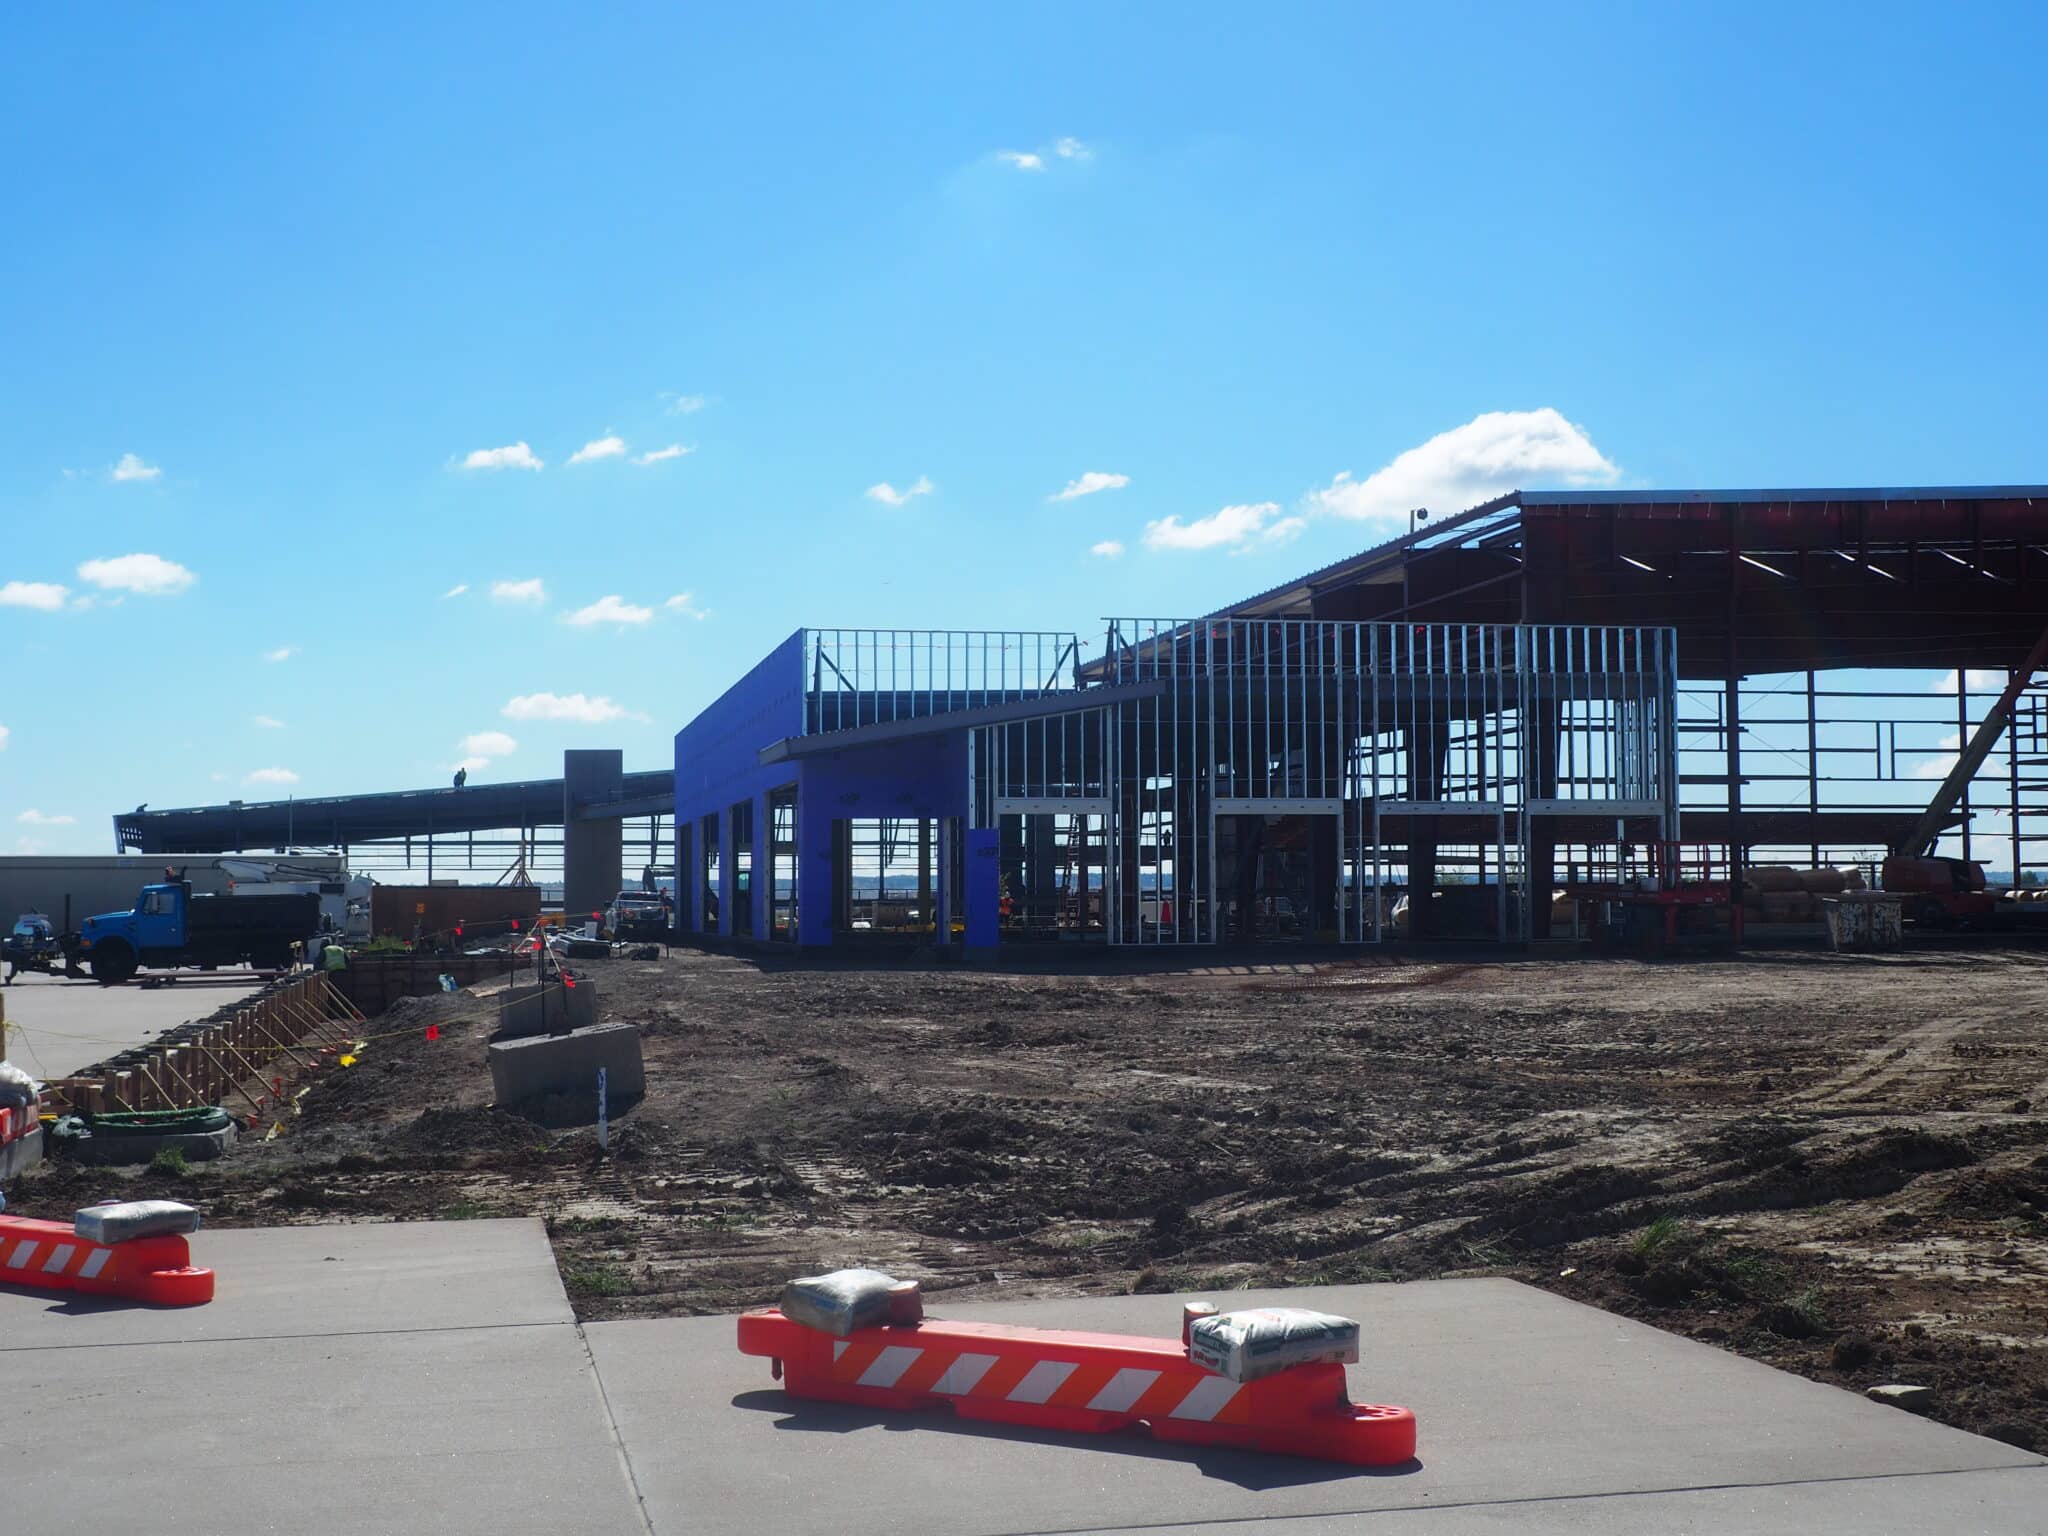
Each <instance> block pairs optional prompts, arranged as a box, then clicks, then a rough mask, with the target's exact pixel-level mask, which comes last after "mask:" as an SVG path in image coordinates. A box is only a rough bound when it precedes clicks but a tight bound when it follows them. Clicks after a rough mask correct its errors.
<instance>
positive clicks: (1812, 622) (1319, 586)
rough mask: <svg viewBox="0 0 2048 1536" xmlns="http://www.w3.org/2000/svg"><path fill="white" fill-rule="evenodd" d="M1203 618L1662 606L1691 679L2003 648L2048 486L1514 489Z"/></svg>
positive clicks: (2039, 539) (2034, 598)
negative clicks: (1675, 489)
mask: <svg viewBox="0 0 2048 1536" xmlns="http://www.w3.org/2000/svg"><path fill="white" fill-rule="evenodd" d="M1209 617H1210V618H1212V619H1217V618H1311V617H1313V618H1321V619H1340V620H1382V621H1384V620H1393V619H1402V620H1412V621H1416V622H1443V623H1531V624H1668V625H1673V626H1675V627H1676V628H1677V630H1678V632H1679V635H1678V656H1679V667H1680V671H1681V672H1682V673H1683V674H1684V675H1686V676H1689V677H1713V676H1723V675H1725V674H1726V673H1727V672H1729V671H1730V670H1731V669H1733V670H1739V671H1741V672H1745V673H1757V672H1777V671H1804V670H1807V669H1809V668H1813V669H1825V668H1832V667H1957V666H1968V667H1998V666H2012V665H2016V664H2017V663H2018V661H2019V660H2020V658H2021V657H2023V656H2024V655H2025V654H2026V652H2027V650H2028V648H2029V647H2030V646H2031V645H2032V643H2033V641H2034V640H2035V638H2036V637H2037V636H2038V635H2039V634H2040V632H2041V626H2042V624H2043V622H2044V621H2048V486H2038V485H2027V486H1948V487H1921V488H1882V489H1881V488H1864V489H1808V490H1750V491H1516V492H1511V493H1509V494H1508V495H1506V496H1502V497H1499V498H1497V499H1496V500H1493V501H1489V502H1484V503H1482V504H1481V505H1479V506H1477V507H1474V508H1472V509H1470V510H1469V511H1466V512H1463V513H1460V514H1458V515H1457V516H1455V517H1452V518H1448V519H1444V520H1441V521H1438V522H1435V523H1431V524H1425V525H1423V526H1422V527H1420V528H1418V529H1417V530H1416V531H1415V532H1414V533H1412V534H1409V535H1406V536H1404V537H1402V538H1398V539H1391V540H1389V541H1387V542H1386V543H1384V544H1380V545H1377V546H1375V547H1374V548H1371V549H1368V550H1365V551H1364V552H1363V553H1361V554H1357V555H1353V556H1351V557H1350V558H1348V559H1345V560H1340V561H1337V562H1335V563H1334V564H1332V565H1328V566H1325V567H1323V568H1322V569H1321V570H1318V571H1311V572H1309V573H1308V574H1307V575H1306V576H1302V577H1300V578H1298V579H1296V580H1294V581H1291V582H1288V583H1286V584H1285V585H1283V586H1279V587H1275V588H1272V589H1271V590H1270V591H1267V592H1262V593H1260V594H1259V595H1258V596H1256V597H1252V598H1249V599H1247V600H1246V601H1244V602H1242V603H1238V604H1235V605H1233V606H1232V607H1229V608H1225V609H1222V610H1219V611H1218V612H1217V613H1215V614H1211V615H1209Z"/></svg>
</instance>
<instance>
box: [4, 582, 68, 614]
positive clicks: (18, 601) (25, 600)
mask: <svg viewBox="0 0 2048 1536" xmlns="http://www.w3.org/2000/svg"><path fill="white" fill-rule="evenodd" d="M70 593H71V589H70V588H69V587H60V586H59V585H57V583H56V582H54V581H10V582H8V583H7V584H6V585H5V586H0V608H40V609H42V611H43V612H45V613H55V612H56V611H57V610H58V609H59V608H62V607H63V606H64V599H65V598H66V597H68V596H69V595H70Z"/></svg>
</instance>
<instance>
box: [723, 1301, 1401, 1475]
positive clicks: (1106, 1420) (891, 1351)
mask: <svg viewBox="0 0 2048 1536" xmlns="http://www.w3.org/2000/svg"><path fill="white" fill-rule="evenodd" d="M800 1283H801V1282H800ZM897 1289H898V1290H899V1291H901V1290H904V1289H906V1288H905V1287H902V1286H898V1287H897ZM902 1311H903V1309H902V1308H900V1307H899V1308H898V1309H897V1313H898V1317H899V1319H900V1317H901V1314H902ZM912 1311H913V1313H914V1311H915V1308H913V1309H912ZM1214 1314H1215V1309H1214V1308H1211V1307H1190V1308H1188V1309H1187V1316H1185V1317H1184V1319H1183V1322H1182V1330H1181V1331H1182V1337H1181V1338H1180V1339H1178V1340H1174V1339H1155V1338H1141V1337H1134V1336H1132V1335H1128V1334H1111V1333H1078V1332H1070V1331H1067V1330H1064V1329H1045V1328H1012V1327H1004V1326H1001V1325H998V1324H993V1323H960V1322H945V1321H941V1320H939V1319H935V1318H921V1317H919V1318H914V1320H909V1321H904V1320H897V1321H888V1322H881V1323H877V1324H874V1325H871V1326H865V1327H854V1328H851V1329H849V1330H848V1331H847V1332H846V1333H845V1335H844V1336H843V1337H841V1336H837V1335H835V1334H834V1333H833V1332H830V1331H827V1330H826V1329H825V1328H822V1327H813V1326H808V1325H807V1324H805V1323H802V1322H798V1321H797V1320H795V1319H794V1318H792V1317H790V1316H788V1315H787V1314H786V1313H785V1312H784V1311H783V1309H782V1308H778V1307H766V1308H762V1309H761V1310H759V1311H754V1312H747V1313H744V1314H742V1315H741V1317H740V1319H739V1347H740V1352H741V1353H742V1354H748V1355H763V1356H767V1357H768V1358H770V1359H772V1360H773V1361H774V1362H775V1374H776V1376H777V1377H778V1378H779V1379H780V1380H781V1382H782V1385H783V1390H785V1391H786V1392H788V1393H790V1395H791V1396H794V1397H804V1398H815V1399H819V1400H822V1401H826V1402H838V1403H857V1404H861V1405H863V1406H866V1407H871V1408H887V1409H931V1408H950V1409H951V1410H952V1411H953V1412H954V1413H956V1414H958V1415H959V1416H960V1417H962V1418H967V1419H982V1420H989V1421H992V1422H997V1423H1004V1424H1022V1425H1030V1426H1033V1427H1036V1428H1041V1429H1052V1430H1065V1431H1074V1432H1078V1433H1084V1434H1106V1433H1110V1432H1112V1431H1116V1430H1123V1429H1129V1428H1132V1427H1133V1426H1136V1425H1139V1424H1143V1425H1145V1426H1147V1427H1148V1428H1149V1429H1150V1430H1151V1433H1152V1436H1153V1438H1154V1439H1157V1440H1169V1441H1182V1442H1186V1443H1189V1444H1195V1445H1222V1446H1235V1447H1238V1448H1241V1449H1244V1450H1254V1451H1268V1452H1277V1453H1280V1454H1283V1455H1290V1456H1310V1457H1315V1458H1318V1459H1321V1460H1325V1461H1341V1462H1349V1463H1351V1464H1353V1465H1356V1466H1397V1465H1399V1464H1401V1463H1403V1462H1406V1461H1409V1460H1411V1459H1413V1457H1414V1455H1415V1415H1414V1414H1413V1413H1411V1412H1410V1411H1409V1410H1408V1409H1406V1408H1395V1407H1386V1406H1380V1405H1373V1404H1362V1403H1354V1402H1352V1401H1351V1400H1350V1396H1349V1393H1348V1390H1347V1388H1346V1385H1345V1379H1344V1367H1343V1365H1342V1364H1339V1363H1335V1362H1332V1361H1318V1362H1314V1363H1304V1364H1298V1365H1288V1366H1285V1367H1284V1368H1280V1369H1276V1370H1272V1371H1271V1372H1270V1373H1268V1374H1259V1375H1256V1376H1255V1377H1253V1379H1249V1380H1239V1379H1234V1378H1233V1376H1232V1375H1228V1374H1224V1373H1223V1372H1221V1371H1218V1370H1212V1369H1210V1368H1208V1367H1207V1366H1205V1365H1202V1364H1198V1363H1197V1362H1196V1361H1195V1360H1194V1359H1192V1358H1191V1357H1190V1351H1189V1327H1190V1324H1192V1323H1195V1322H1197V1321H1198V1320H1199V1319H1201V1318H1203V1317H1205V1316H1213V1315H1214ZM1234 1315H1238V1316H1242V1315H1245V1314H1234ZM1265 1315H1269V1316H1280V1315H1283V1314H1277V1313H1275V1314H1265ZM1298 1315H1307V1314H1298ZM1225 1320H1226V1321H1227V1319H1225ZM1330 1321H1338V1322H1342V1321H1347V1320H1343V1319H1333V1320H1330ZM1352 1326H1353V1327H1354V1328H1355V1325H1352ZM1354 1337H1355V1335H1354ZM1353 1358H1355V1352H1354V1355H1353Z"/></svg>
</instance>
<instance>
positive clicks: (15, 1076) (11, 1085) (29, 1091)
mask: <svg viewBox="0 0 2048 1536" xmlns="http://www.w3.org/2000/svg"><path fill="white" fill-rule="evenodd" d="M42 1087H43V1085H42V1084H41V1083H39V1082H37V1081H36V1080H35V1079H34V1078H32V1077H30V1076H29V1075H28V1074H27V1073H26V1072H24V1071H22V1070H21V1068H19V1067H17V1066H16V1065H15V1064H14V1063H13V1062H11V1061H0V1109H27V1108H29V1107H30V1106H31V1105H33V1104H34V1103H35V1102H36V1096H37V1095H38V1094H39V1093H41V1092H42Z"/></svg>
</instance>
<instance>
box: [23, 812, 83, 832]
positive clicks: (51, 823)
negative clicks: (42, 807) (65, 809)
mask: <svg viewBox="0 0 2048 1536" xmlns="http://www.w3.org/2000/svg"><path fill="white" fill-rule="evenodd" d="M14 819H15V820H16V821H18V822H20V823H21V824H22V825H23V826H25V827H68V826H70V825H71V824H72V823H73V822H75V821H76V820H77V819H78V818H77V817H75V816H62V815H59V816H45V815H44V814H43V813H42V812H41V811H38V810H35V809H33V808H31V809H29V810H26V811H23V812H22V813H21V814H20V815H19V816H17V817H15V818H14Z"/></svg>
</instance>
